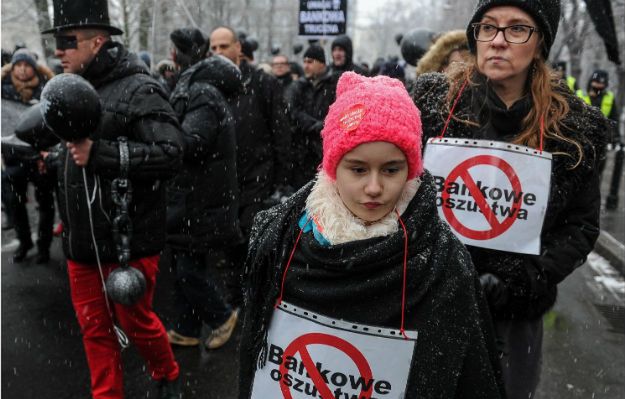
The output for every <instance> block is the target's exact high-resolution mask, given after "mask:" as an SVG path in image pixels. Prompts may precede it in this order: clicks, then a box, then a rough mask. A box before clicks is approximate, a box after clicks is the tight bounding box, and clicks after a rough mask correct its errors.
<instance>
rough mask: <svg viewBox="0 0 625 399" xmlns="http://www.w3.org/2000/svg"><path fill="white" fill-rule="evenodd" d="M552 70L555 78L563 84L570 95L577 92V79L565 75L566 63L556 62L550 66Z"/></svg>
mask: <svg viewBox="0 0 625 399" xmlns="http://www.w3.org/2000/svg"><path fill="white" fill-rule="evenodd" d="M551 67H552V68H553V72H554V73H555V74H556V77H557V78H558V79H560V81H561V82H562V83H563V84H565V85H566V86H567V87H568V88H569V90H571V92H572V93H575V92H577V90H579V87H578V86H577V79H575V77H574V76H570V75H567V73H566V61H556V62H554V63H552V64H551Z"/></svg>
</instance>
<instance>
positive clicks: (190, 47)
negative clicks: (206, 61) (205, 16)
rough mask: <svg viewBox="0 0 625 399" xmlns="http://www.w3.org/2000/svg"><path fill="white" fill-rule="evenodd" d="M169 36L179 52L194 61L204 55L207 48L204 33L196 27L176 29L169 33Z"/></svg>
mask: <svg viewBox="0 0 625 399" xmlns="http://www.w3.org/2000/svg"><path fill="white" fill-rule="evenodd" d="M169 38H170V39H171V41H172V43H174V45H175V46H176V48H177V49H178V50H179V51H180V52H181V53H183V54H185V55H188V56H189V57H191V59H193V60H194V61H196V62H197V61H198V60H199V59H201V58H203V57H204V55H205V53H206V50H207V49H208V46H206V44H207V43H206V38H205V37H204V34H203V33H202V31H200V30H199V29H196V28H182V29H176V30H174V31H173V32H171V33H170V34H169Z"/></svg>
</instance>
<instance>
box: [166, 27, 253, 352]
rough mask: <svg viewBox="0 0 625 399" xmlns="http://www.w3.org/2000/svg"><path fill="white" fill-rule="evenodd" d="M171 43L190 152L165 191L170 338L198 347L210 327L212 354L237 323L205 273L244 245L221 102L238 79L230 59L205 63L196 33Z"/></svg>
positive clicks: (228, 121) (228, 126)
mask: <svg viewBox="0 0 625 399" xmlns="http://www.w3.org/2000/svg"><path fill="white" fill-rule="evenodd" d="M170 38H171V40H172V42H173V44H174V50H173V56H174V57H173V58H174V61H175V62H176V64H177V65H178V67H179V68H180V70H181V74H180V77H179V79H178V83H177V84H176V88H175V89H174V91H173V93H172V95H171V98H170V102H171V104H172V106H173V108H174V110H175V111H176V114H177V115H178V120H179V121H180V124H181V125H182V132H183V138H184V141H185V147H184V148H185V150H184V164H183V169H182V170H181V171H180V173H178V174H177V175H176V177H175V178H174V179H172V180H171V181H170V183H169V186H168V191H167V194H168V206H167V226H168V237H167V241H168V244H169V246H170V247H171V248H172V255H173V267H174V268H175V271H176V285H175V305H176V320H175V321H174V326H175V327H174V329H171V330H169V331H167V335H168V337H169V342H171V343H172V344H175V345H182V346H196V345H199V343H200V340H199V336H200V332H201V329H202V324H203V323H206V324H207V325H208V326H209V327H210V328H211V333H210V335H209V337H208V338H207V339H206V341H205V344H204V345H205V346H206V348H208V349H215V348H219V347H221V346H223V345H224V344H225V343H226V342H227V341H228V339H229V338H230V335H231V334H232V331H233V329H234V326H235V325H236V320H237V311H235V310H233V309H232V308H231V307H230V305H229V304H228V303H226V302H225V300H224V297H223V295H222V293H221V291H220V289H219V287H218V284H217V280H216V277H214V276H212V275H211V276H210V277H209V278H207V272H208V271H209V270H212V268H209V264H208V258H210V259H211V262H213V261H214V258H215V257H214V255H213V254H214V252H216V251H217V250H218V249H220V248H222V247H224V246H228V245H231V244H232V243H233V242H234V243H237V242H240V241H241V232H240V230H239V223H238V197H239V191H238V188H237V174H236V150H235V146H236V141H235V140H236V137H235V133H234V121H233V119H232V113H231V112H230V107H229V105H228V103H227V102H226V99H225V97H224V95H223V94H222V92H225V93H227V94H229V93H232V92H235V91H237V90H238V89H239V86H240V84H241V83H240V82H241V80H240V79H241V77H240V72H239V70H238V69H237V67H236V66H235V65H234V64H233V63H232V62H231V61H230V60H228V59H227V58H225V57H222V56H219V55H217V56H213V57H210V58H209V59H205V56H206V52H207V50H208V40H207V39H206V38H204V35H203V34H202V32H201V31H200V30H199V29H193V28H185V29H176V30H174V31H173V32H172V33H171V34H170Z"/></svg>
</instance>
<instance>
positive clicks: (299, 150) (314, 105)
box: [285, 44, 338, 190]
mask: <svg viewBox="0 0 625 399" xmlns="http://www.w3.org/2000/svg"><path fill="white" fill-rule="evenodd" d="M303 57H304V74H305V77H303V78H301V79H299V80H297V81H296V82H293V84H292V85H291V86H290V88H289V89H288V90H287V91H286V95H285V99H286V102H287V105H288V107H289V116H290V117H291V120H292V121H293V124H294V128H295V129H294V130H295V132H294V134H293V140H292V143H293V153H294V157H293V165H294V171H295V173H293V178H292V180H291V185H292V186H293V188H295V189H296V190H297V189H299V188H300V187H302V186H304V185H305V184H306V183H308V182H309V181H310V179H312V178H313V177H314V176H315V175H316V174H317V166H319V163H320V162H321V152H322V151H321V129H322V128H323V120H324V118H325V116H326V114H327V113H328V109H329V108H330V105H331V104H332V103H333V102H334V99H335V96H336V82H337V80H338V75H335V74H333V73H332V72H331V71H330V68H328V67H327V66H326V58H325V54H324V52H323V48H322V47H321V46H319V45H316V44H313V45H311V46H310V47H309V48H308V49H307V50H306V52H305V53H304V56H303Z"/></svg>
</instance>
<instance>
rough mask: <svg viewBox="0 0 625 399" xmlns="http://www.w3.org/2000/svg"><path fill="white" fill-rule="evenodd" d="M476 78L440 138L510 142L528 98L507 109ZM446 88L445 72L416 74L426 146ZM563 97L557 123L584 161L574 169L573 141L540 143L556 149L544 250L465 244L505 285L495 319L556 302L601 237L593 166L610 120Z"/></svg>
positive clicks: (524, 315) (539, 310)
mask: <svg viewBox="0 0 625 399" xmlns="http://www.w3.org/2000/svg"><path fill="white" fill-rule="evenodd" d="M477 81H478V86H477V87H474V88H468V89H467V90H465V92H464V93H463V94H462V96H461V97H460V100H459V101H458V105H457V106H456V110H455V111H454V115H455V118H452V120H451V122H450V124H449V127H448V129H447V133H446V135H445V136H446V137H467V138H478V139H489V140H498V141H511V140H512V139H513V138H514V136H515V135H516V134H517V133H518V132H520V130H521V121H522V119H523V117H524V116H525V115H526V114H527V112H528V111H529V109H530V107H531V106H532V104H531V100H530V99H529V98H527V97H525V98H523V99H521V100H519V101H518V102H517V103H515V104H514V105H513V106H512V107H510V109H509V110H506V107H505V106H504V105H503V103H501V100H499V99H498V98H497V96H496V95H495V94H494V93H493V92H492V90H490V89H489V88H488V87H487V84H486V83H485V82H483V81H480V80H479V79H478V80H477ZM448 87H449V85H448V83H447V78H446V77H445V76H444V75H442V74H424V75H421V76H419V78H418V79H417V81H416V83H415V86H414V87H413V99H414V101H415V104H416V105H417V107H418V108H419V109H420V110H421V120H422V123H423V129H424V134H423V139H424V146H423V148H425V142H426V140H427V139H428V138H430V137H433V136H438V135H440V133H441V132H442V129H443V125H444V123H445V120H446V118H447V115H448V112H449V111H448V108H447V100H446V96H447V91H448ZM561 94H562V95H564V96H565V97H566V99H567V101H568V103H569V106H570V112H569V113H568V114H567V115H566V116H565V118H564V120H563V121H562V129H563V134H564V135H566V137H569V138H572V139H574V140H576V141H577V142H579V143H580V144H581V145H582V147H583V151H584V158H583V159H582V162H581V164H580V165H579V166H577V167H574V165H575V162H576V160H577V158H576V152H575V147H574V146H573V145H571V144H568V143H564V142H562V141H555V140H551V139H546V141H545V144H544V149H545V150H546V151H549V152H551V153H552V154H553V162H552V172H551V188H550V194H549V202H548V205H547V212H546V215H545V221H544V225H543V230H542V233H541V245H542V248H541V254H540V255H537V256H534V255H523V254H516V253H509V252H503V251H495V250H488V249H482V248H476V247H469V250H470V252H471V257H472V259H473V263H474V264H475V267H476V269H477V270H478V272H479V273H480V274H482V273H492V274H494V275H496V276H497V277H499V278H500V279H502V280H503V282H504V283H505V286H506V288H507V290H508V298H507V301H506V302H505V303H503V304H499V306H497V308H492V309H491V311H492V312H493V316H494V317H495V319H528V320H533V319H537V318H539V317H541V316H542V315H543V314H544V313H545V312H546V311H547V310H548V309H549V308H550V307H551V306H552V305H553V303H554V302H555V298H556V295H557V288H556V286H557V284H558V283H559V282H560V281H562V280H563V279H564V278H565V277H566V276H568V275H569V274H570V273H571V272H573V270H575V269H576V268H577V267H579V266H581V265H582V264H583V263H584V261H585V260H586V255H587V254H588V253H589V252H590V251H591V250H592V249H593V246H594V243H595V241H596V239H597V237H598V235H599V209H600V204H601V197H600V193H599V180H598V174H597V170H596V166H597V163H598V162H599V161H600V160H601V159H602V158H603V157H604V151H605V150H604V148H605V135H604V133H603V132H604V130H605V129H607V128H608V122H607V120H606V119H605V118H604V117H603V116H602V115H601V113H600V112H599V111H598V110H597V109H595V108H592V107H589V106H586V105H585V104H584V103H583V102H582V101H581V100H579V99H578V98H576V97H575V96H574V95H572V94H571V93H569V92H568V91H567V90H564V89H562V93H561ZM462 120H470V121H473V122H475V123H476V124H477V125H478V126H471V125H468V124H466V123H463V122H462ZM567 154H572V155H573V156H569V155H567Z"/></svg>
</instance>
